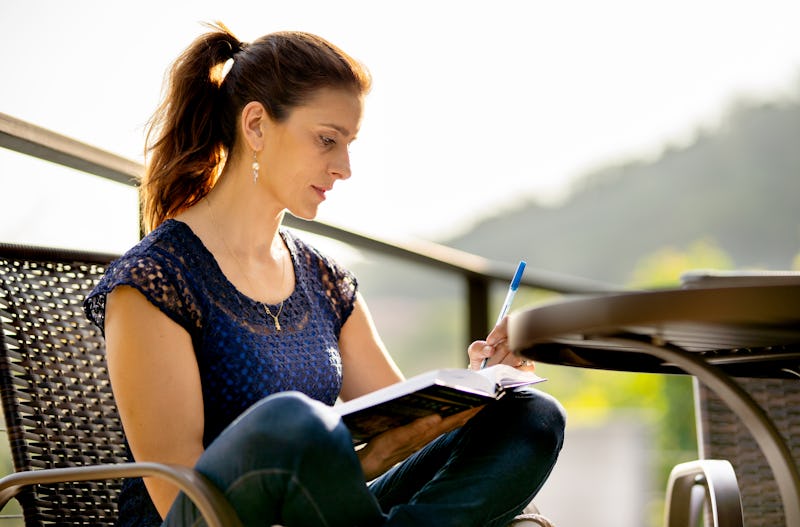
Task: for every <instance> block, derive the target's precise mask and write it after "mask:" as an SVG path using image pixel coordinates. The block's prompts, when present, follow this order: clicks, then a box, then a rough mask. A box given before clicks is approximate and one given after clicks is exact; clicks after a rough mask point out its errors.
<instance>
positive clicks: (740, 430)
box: [695, 377, 800, 527]
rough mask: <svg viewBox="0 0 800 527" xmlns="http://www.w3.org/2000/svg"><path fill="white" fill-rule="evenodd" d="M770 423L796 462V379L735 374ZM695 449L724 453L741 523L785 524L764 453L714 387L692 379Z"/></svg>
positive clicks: (799, 429)
mask: <svg viewBox="0 0 800 527" xmlns="http://www.w3.org/2000/svg"><path fill="white" fill-rule="evenodd" d="M736 381H737V382H738V383H739V384H740V385H741V386H742V388H744V390H745V391H747V392H748V393H749V394H750V395H751V396H752V397H753V399H754V400H755V401H756V402H757V403H758V404H759V405H760V406H761V407H762V408H763V409H764V411H765V412H767V414H768V415H769V417H770V419H772V421H773V422H774V423H775V425H776V426H777V428H778V430H779V431H780V433H781V435H782V436H783V439H784V440H785V441H786V444H787V446H788V447H789V449H790V450H791V452H792V457H793V458H794V460H795V462H796V463H800V379H798V378H796V377H795V378H791V377H789V378H783V379H779V378H776V379H766V378H764V379H762V378H737V379H736ZM695 396H696V402H697V408H698V414H697V422H698V435H699V447H700V451H701V455H702V457H704V458H708V459H727V460H728V461H730V462H731V464H732V465H733V469H734V472H735V473H736V477H737V479H738V481H739V488H740V490H741V494H742V509H743V512H744V524H745V525H746V526H747V527H774V526H776V525H786V520H785V517H784V512H783V506H782V502H781V496H780V494H779V491H778V485H777V483H776V481H775V477H774V476H773V474H772V470H771V469H770V467H769V464H768V463H767V460H766V458H765V457H764V454H762V452H761V449H760V448H759V446H758V443H756V440H755V439H754V438H753V436H752V434H751V433H750V431H749V430H748V429H747V427H746V426H745V425H744V423H743V422H742V420H741V419H740V418H739V417H738V416H737V415H736V414H735V413H734V412H733V411H731V410H730V409H729V408H728V406H727V405H726V404H725V403H723V402H722V401H721V400H720V399H719V397H717V395H716V394H714V392H712V391H711V390H709V389H708V388H706V387H705V386H703V385H702V384H700V383H698V382H697V381H695Z"/></svg>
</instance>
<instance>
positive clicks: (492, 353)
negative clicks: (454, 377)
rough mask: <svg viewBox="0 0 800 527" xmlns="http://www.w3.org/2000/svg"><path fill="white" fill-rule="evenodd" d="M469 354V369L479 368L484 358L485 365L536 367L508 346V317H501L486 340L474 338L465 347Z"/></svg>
mask: <svg viewBox="0 0 800 527" xmlns="http://www.w3.org/2000/svg"><path fill="white" fill-rule="evenodd" d="M467 354H468V355H469V369H470V370H480V369H481V365H482V364H483V361H484V359H486V358H488V359H489V360H488V361H487V362H486V366H494V365H495V364H508V365H509V366H513V367H515V368H517V369H520V370H526V371H534V370H535V369H536V367H535V365H534V363H533V361H532V360H528V359H525V358H523V357H520V356H518V355H514V354H513V353H512V352H511V348H510V347H509V346H508V317H507V316H506V317H503V320H501V321H500V323H499V324H498V325H496V326H495V327H494V329H492V331H491V332H490V333H489V335H488V336H487V337H486V340H476V341H475V342H473V343H472V344H470V345H469V348H467Z"/></svg>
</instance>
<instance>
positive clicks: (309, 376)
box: [84, 220, 357, 526]
mask: <svg viewBox="0 0 800 527" xmlns="http://www.w3.org/2000/svg"><path fill="white" fill-rule="evenodd" d="M280 235H281V236H282V238H283V240H284V242H285V243H286V246H287V247H288V248H289V253H290V255H291V260H292V264H293V265H294V273H295V289H294V291H293V292H292V294H291V295H290V296H289V297H288V298H287V299H286V300H285V301H284V304H283V309H282V311H281V315H280V324H281V331H275V324H274V322H273V320H272V318H271V317H269V316H268V315H267V313H266V311H265V310H264V305H263V304H261V303H259V302H256V301H255V300H253V299H252V298H250V297H248V296H245V295H244V294H242V293H241V292H239V290H238V289H236V287H235V286H234V285H233V284H232V283H231V282H230V281H228V279H227V278H226V277H225V275H224V274H223V273H222V270H221V269H220V268H219V266H218V265H217V262H216V260H215V259H214V257H213V255H212V254H211V253H210V252H209V251H208V250H207V249H206V247H205V246H204V245H203V243H202V242H201V241H200V239H199V238H198V237H197V236H196V235H195V234H194V232H192V230H191V229H190V228H189V226H188V225H186V224H185V223H182V222H180V221H176V220H167V221H165V222H164V223H162V224H161V225H160V226H159V227H158V228H156V229H155V230H154V231H153V232H151V233H150V234H149V235H148V236H147V237H145V238H144V239H143V240H142V241H141V242H140V243H139V244H137V245H136V246H135V247H133V248H132V249H131V250H130V251H128V252H127V253H126V254H125V255H123V256H122V257H121V258H120V259H118V260H117V261H115V262H114V263H112V264H111V265H110V266H109V268H108V270H107V271H106V274H105V275H104V276H103V278H102V279H101V280H100V282H99V284H98V285H97V287H96V288H95V289H94V291H92V293H91V294H90V295H89V296H88V297H87V298H86V301H85V304H84V308H85V310H86V313H87V315H88V316H89V318H90V319H91V320H92V321H93V322H94V323H95V324H97V325H98V327H100V329H103V326H104V318H105V300H106V295H107V294H108V293H109V292H111V290H113V289H114V288H115V287H116V286H119V285H128V286H132V287H135V288H136V289H137V290H139V291H140V292H141V293H142V294H143V295H144V296H145V297H146V298H147V299H148V300H149V301H150V302H151V303H152V304H154V305H155V306H156V307H158V308H159V309H160V310H161V311H162V312H163V313H164V314H166V315H167V316H168V317H170V318H171V319H172V320H174V321H175V322H177V323H178V324H180V325H181V326H182V327H183V328H184V329H185V330H186V331H187V332H188V333H189V335H190V336H191V339H192V343H193V346H194V350H195V355H196V357H197V363H198V366H199V368H200V379H201V383H202V391H203V407H204V417H205V430H204V435H203V443H204V446H208V445H209V444H210V443H211V442H212V441H213V440H214V439H215V438H216V437H217V436H218V435H219V434H220V433H221V432H222V430H223V429H224V428H225V427H226V426H227V425H228V424H230V423H231V421H233V420H234V419H235V418H236V417H237V416H238V415H239V414H241V413H242V412H243V411H244V410H246V409H247V408H248V407H249V406H251V405H252V404H254V403H255V402H257V401H259V400H260V399H262V398H263V397H265V396H267V395H270V394H273V393H277V392H282V391H287V390H296V391H300V392H303V393H305V394H306V395H308V396H310V397H312V398H314V399H317V400H319V401H322V402H324V403H327V404H333V403H334V402H335V401H336V398H337V397H338V395H339V391H340V389H341V383H342V365H341V357H340V355H339V350H338V340H339V334H340V331H341V328H342V325H343V324H344V322H345V321H346V320H347V317H348V316H349V315H350V313H351V312H352V310H353V305H354V301H355V294H356V288H357V283H356V280H355V278H354V277H353V275H352V274H350V273H349V272H348V271H346V270H345V269H343V268H342V267H340V266H338V265H337V264H336V263H335V262H334V261H332V260H331V259H329V258H327V257H325V256H324V255H322V254H320V253H319V252H318V251H317V250H315V249H314V248H313V247H311V246H310V245H308V244H306V243H305V242H303V241H302V240H300V239H299V238H296V237H295V236H294V235H293V234H292V233H291V232H290V231H288V230H285V229H281V231H280ZM268 307H269V309H270V310H271V311H272V313H276V312H277V310H278V306H277V305H274V306H268ZM164 351H165V352H168V350H164ZM119 524H120V525H125V526H133V525H137V526H141V525H160V524H161V520H160V518H159V515H158V513H157V512H156V510H155V507H154V506H153V504H152V502H151V501H150V498H149V495H148V494H147V492H146V490H145V487H144V484H143V482H142V480H141V479H131V480H126V482H125V483H124V485H123V493H122V496H121V498H120V518H119Z"/></svg>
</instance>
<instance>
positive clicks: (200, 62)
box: [140, 23, 244, 232]
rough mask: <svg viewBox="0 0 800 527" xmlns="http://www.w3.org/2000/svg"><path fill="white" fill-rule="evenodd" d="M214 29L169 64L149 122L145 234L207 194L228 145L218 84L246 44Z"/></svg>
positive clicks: (229, 139)
mask: <svg viewBox="0 0 800 527" xmlns="http://www.w3.org/2000/svg"><path fill="white" fill-rule="evenodd" d="M212 27H213V28H214V29H215V31H213V32H211V33H207V34H205V35H202V36H201V37H199V38H198V39H196V40H195V41H194V42H193V43H192V44H191V45H190V46H189V48H187V49H186V51H184V52H183V54H181V55H180V57H178V59H177V60H176V61H175V63H174V64H173V65H172V68H171V69H170V70H169V72H168V77H167V79H166V81H167V84H166V93H165V97H164V100H163V101H162V103H161V105H160V106H159V107H158V109H157V110H156V112H155V113H154V114H153V117H152V118H151V119H150V122H149V123H148V130H147V136H146V141H145V157H146V158H147V159H148V162H147V168H146V170H145V174H144V177H143V178H142V184H141V188H140V199H141V210H142V222H143V225H144V229H145V232H149V231H151V230H153V229H154V228H155V227H157V226H158V225H159V224H160V223H161V222H163V221H164V220H165V219H167V218H170V217H173V216H175V215H176V214H178V213H179V212H181V211H182V210H184V209H185V208H187V207H190V206H191V205H193V204H194V203H196V202H197V201H198V200H200V199H201V198H202V197H203V196H205V195H206V194H207V193H208V191H209V190H211V187H212V186H213V185H214V181H215V180H216V178H217V176H218V175H219V174H218V172H219V170H220V169H221V163H222V161H223V159H224V156H225V152H226V150H227V149H228V148H230V147H231V145H232V141H233V137H225V136H224V134H223V127H222V126H221V125H220V124H221V123H220V118H219V113H220V110H221V108H220V93H221V88H220V84H221V83H222V70H223V68H224V66H225V63H226V62H227V61H228V60H230V59H232V58H233V57H234V55H235V54H236V53H237V52H238V51H240V50H241V49H242V48H243V46H244V45H243V44H242V43H240V42H239V40H238V39H237V38H236V37H235V36H233V34H232V33H231V32H230V31H229V30H228V29H227V28H226V27H225V26H224V25H222V24H221V23H217V24H216V25H215V26H212ZM230 133H231V131H230V130H229V131H228V135H230Z"/></svg>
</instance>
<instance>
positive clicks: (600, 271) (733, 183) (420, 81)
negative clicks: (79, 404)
mask: <svg viewBox="0 0 800 527" xmlns="http://www.w3.org/2000/svg"><path fill="white" fill-rule="evenodd" d="M798 19H800V4H798V3H797V2H796V1H793V0H760V1H749V0H733V1H716V0H708V1H703V0H700V1H697V0H695V1H688V0H672V1H669V2H668V1H666V0H654V1H644V2H643V1H634V0H610V1H603V2H595V1H589V0H584V1H580V0H565V1H561V2H540V1H528V2H524V1H510V0H498V1H493V2H485V1H484V2H471V1H459V2H456V1H449V0H442V1H437V2H430V1H418V0H411V1H407V2H403V3H396V4H384V3H378V2H368V1H357V0H343V1H341V2H335V3H331V2H317V1H297V2H270V1H249V2H248V1H243V0H229V1H227V2H224V3H222V2H215V3H212V2H208V1H205V0H202V1H192V2H188V1H177V2H171V3H168V2H153V1H150V0H147V1H137V2H113V3H112V2H101V1H96V0H86V1H79V0H76V1H72V2H64V1H63V0H61V1H55V0H51V1H44V0H28V1H26V2H13V1H11V0H1V1H0V20H2V21H3V24H2V27H3V29H2V31H0V60H1V61H2V62H1V63H2V66H3V67H2V73H0V76H1V77H0V78H2V81H3V82H0V112H2V113H6V114H9V115H11V116H13V117H16V118H19V119H23V120H25V121H28V122H31V123H33V124H36V125H38V126H42V127H45V128H48V129H50V130H53V131H55V132H58V133H60V134H63V135H67V136H70V137H73V138H75V139H78V140H80V141H83V142H85V143H88V144H91V145H93V146H97V147H100V148H102V149H105V150H108V151H111V152H114V153H116V154H120V155H123V156H125V157H127V158H130V159H132V160H135V161H139V162H141V161H142V143H143V137H144V135H143V134H144V124H145V123H146V121H147V119H148V117H149V116H150V114H151V112H152V111H153V110H154V109H155V107H156V105H157V103H158V101H159V97H160V94H161V83H162V78H163V74H164V71H165V70H166V68H167V67H168V66H169V64H170V62H171V61H172V60H173V59H174V58H175V57H176V56H177V55H178V54H179V53H180V52H181V51H182V49H183V48H185V47H186V46H187V45H188V44H189V42H191V40H192V39H193V38H195V37H196V36H197V35H199V34H200V33H201V32H203V31H204V28H203V26H202V22H209V21H214V20H221V21H223V22H224V23H225V24H227V25H228V26H229V27H230V28H231V29H232V30H233V31H234V33H236V34H237V35H238V36H239V38H240V39H242V40H245V41H249V40H254V39H255V38H257V37H258V36H260V35H262V34H264V33H268V32H271V31H276V30H284V29H299V30H304V31H310V32H314V33H318V34H320V35H322V36H323V37H325V38H328V39H329V40H331V41H333V42H334V43H336V44H337V45H339V46H341V47H342V48H343V49H345V50H346V51H347V52H349V53H350V54H352V55H353V56H355V57H356V58H358V59H360V60H362V61H363V62H364V63H365V64H366V65H367V66H368V67H369V69H370V70H371V71H372V74H373V76H374V88H373V91H372V93H371V95H370V96H369V98H368V100H367V107H366V114H365V117H364V121H363V124H362V129H361V132H360V134H359V139H358V140H357V141H356V143H355V144H354V146H353V152H352V162H353V171H354V175H353V177H352V178H351V179H350V180H348V181H346V182H340V183H339V184H337V187H336V188H335V189H334V191H333V192H332V193H330V197H329V199H328V201H326V203H325V204H324V205H323V207H322V209H321V214H320V217H319V219H320V220H322V221H325V222H328V223H332V224H334V225H337V226H341V227H345V228H348V229H352V230H355V231H357V232H361V233H365V234H369V235H372V236H376V237H380V238H384V239H388V240H396V241H401V242H402V241H404V240H426V241H433V242H437V243H440V244H444V245H447V246H450V247H453V248H456V249H460V250H464V251H468V252H471V253H474V254H478V255H481V256H484V257H486V258H489V259H492V260H496V261H501V262H508V263H509V264H512V265H515V264H516V262H517V261H518V260H520V259H525V260H526V261H527V263H528V266H529V268H535V269H542V270H546V271H554V272H559V273H565V274H569V275H575V276H579V277H584V278H592V279H595V280H600V281H604V282H609V283H614V284H619V285H620V286H621V287H663V286H668V285H674V284H676V283H677V280H678V277H679V275H680V274H681V273H682V272H684V271H686V270H688V269H698V268H714V269H791V268H795V269H798V268H800V207H798V206H797V200H798V196H800V32H798V31H797V27H796V20H798ZM137 237H138V224H137V199H136V192H135V189H133V188H131V187H129V186H125V185H122V184H118V183H113V182H109V181H105V180H101V179H99V178H96V177H94V176H91V175H86V174H83V173H80V172H76V171H72V170H70V169H66V168H62V167H57V166H55V165H51V164H49V163H47V162H43V161H39V160H35V159H33V158H30V157H27V156H24V155H21V154H16V153H13V152H10V151H8V150H3V149H0V241H6V242H8V241H10V242H19V243H33V244H42V245H54V246H61V247H76V248H82V249H94V250H102V251H111V252H122V251H124V250H125V249H127V248H128V247H130V246H131V245H133V244H134V243H135V242H136V240H137ZM309 237H311V238H314V242H316V243H317V244H318V245H320V246H321V247H322V248H323V250H325V251H327V252H329V253H331V254H333V255H334V256H336V257H337V258H339V259H340V260H342V261H343V262H344V263H345V264H346V265H348V266H350V267H351V268H352V269H353V270H354V271H355V273H356V274H357V276H358V277H359V281H360V287H361V290H362V292H363V293H364V295H365V296H366V298H367V300H368V302H369V303H370V307H371V310H372V311H373V315H374V317H375V319H376V323H377V325H378V328H379V330H380V331H381V334H382V336H383V338H384V340H385V341H386V343H387V346H388V347H389V349H390V351H392V353H393V355H394V356H395V358H396V360H397V361H398V363H399V364H400V366H401V368H402V369H403V371H404V372H405V374H406V375H413V374H416V373H419V372H421V371H424V370H427V369H430V368H434V367H445V366H462V365H463V364H464V363H465V346H466V344H467V343H466V342H464V338H463V335H464V334H465V333H466V331H465V324H466V310H465V307H464V305H463V298H464V294H463V288H464V284H463V283H462V280H461V279H459V278H458V277H456V276H451V275H449V274H447V273H444V272H433V271H429V270H425V269H423V268H421V267H418V266H416V265H413V264H403V263H399V262H397V261H396V260H391V259H388V258H386V257H381V256H378V255H376V254H370V253H369V252H365V251H361V250H357V249H355V248H353V247H348V246H345V245H341V244H337V243H332V242H330V241H328V240H325V239H319V238H316V237H313V236H310V235H309ZM504 293H505V292H504V290H503V288H502V287H499V286H498V288H497V290H496V291H494V295H493V300H494V302H495V305H496V306H497V307H498V308H499V304H500V302H501V301H502V297H503V295H504ZM550 298H552V297H549V296H547V295H545V294H543V293H541V292H539V291H530V290H523V291H521V292H520V294H519V295H518V296H517V299H516V301H515V305H514V309H521V308H524V307H525V306H530V305H534V304H536V303H538V302H542V301H545V300H548V299H550ZM538 371H539V373H540V374H541V375H543V376H545V377H548V378H549V381H548V382H547V383H545V384H544V385H542V389H544V390H546V391H549V392H551V393H553V394H554V395H556V396H557V397H558V398H559V399H560V400H561V401H562V402H563V403H564V405H565V406H566V408H567V410H568V412H569V416H570V417H569V428H568V432H567V442H566V445H565V449H564V453H563V455H562V458H561V460H560V461H559V464H558V466H557V467H556V470H555V471H554V473H553V476H552V477H551V479H550V480H549V481H548V483H547V485H546V487H545V488H544V489H543V491H542V493H541V495H540V497H539V498H538V499H537V503H538V504H539V506H540V508H542V509H543V510H544V512H545V513H546V514H547V516H549V517H550V518H551V519H553V520H554V521H555V522H556V523H557V524H558V525H559V526H562V527H568V526H570V525H575V526H577V525H593V526H609V527H610V526H614V527H620V526H622V527H627V526H630V527H641V526H643V525H645V526H650V525H652V526H655V525H660V524H661V514H662V507H663V494H664V487H665V485H666V478H667V474H668V473H669V469H670V468H671V467H672V466H673V465H674V464H676V463H678V462H682V461H686V460H689V459H694V458H696V457H697V450H696V441H695V435H694V434H695V429H694V414H693V402H692V389H691V381H690V380H689V379H687V378H683V377H678V376H674V377H670V376H657V375H643V374H627V373H610V372H592V371H583V370H575V369H569V368H562V367H556V366H549V365H546V364H541V365H539V369H538ZM576 504H580V506H576Z"/></svg>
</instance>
